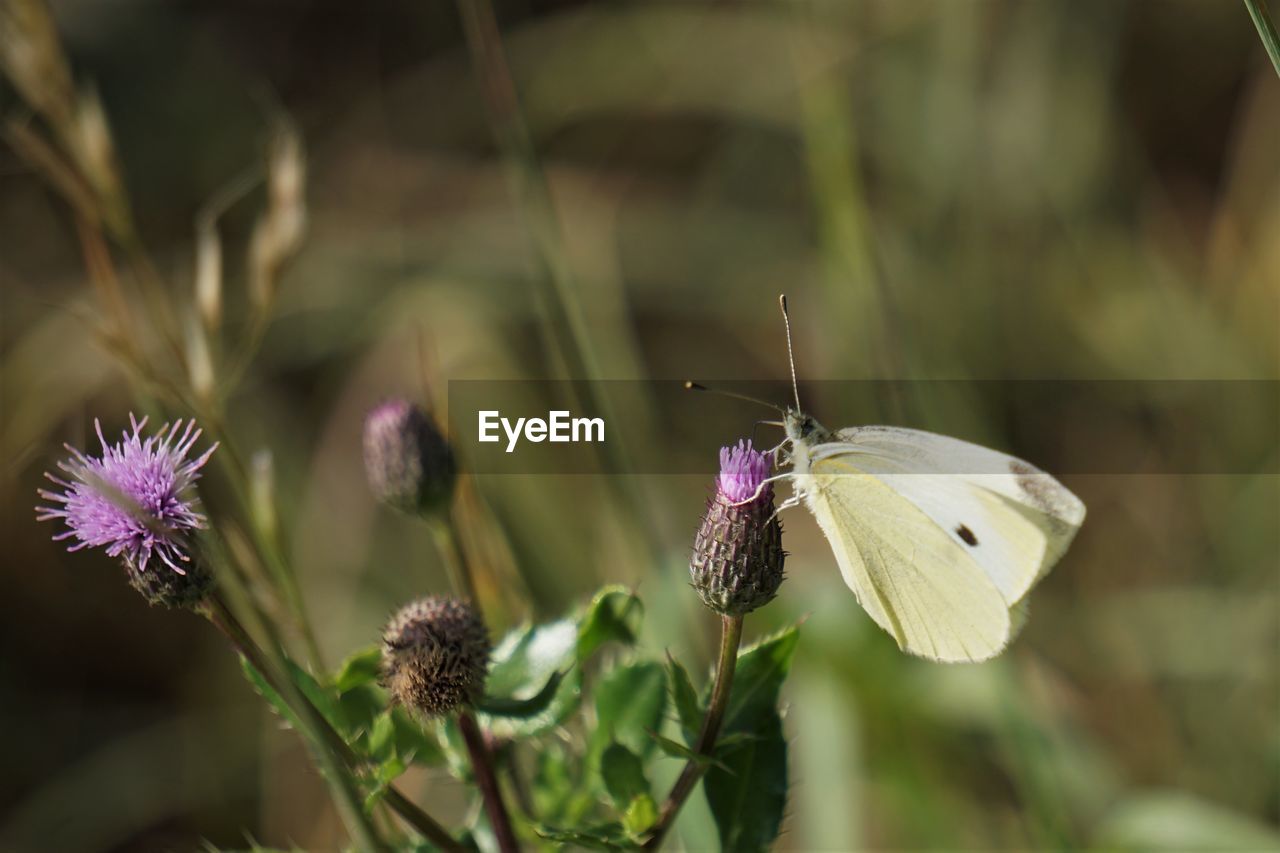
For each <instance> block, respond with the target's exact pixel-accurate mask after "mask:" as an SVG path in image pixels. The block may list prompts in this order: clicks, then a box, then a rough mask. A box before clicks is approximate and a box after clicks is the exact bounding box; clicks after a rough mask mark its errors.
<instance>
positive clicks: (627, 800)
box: [600, 743, 652, 811]
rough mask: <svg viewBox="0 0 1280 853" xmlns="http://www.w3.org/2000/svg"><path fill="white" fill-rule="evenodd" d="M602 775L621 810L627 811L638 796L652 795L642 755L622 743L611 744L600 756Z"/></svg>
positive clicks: (611, 795)
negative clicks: (645, 774) (641, 758)
mask: <svg viewBox="0 0 1280 853" xmlns="http://www.w3.org/2000/svg"><path fill="white" fill-rule="evenodd" d="M600 776H601V778H603V779H604V789H605V790H606V791H608V792H609V796H610V797H611V798H612V799H613V803H614V805H615V806H617V808H618V810H619V811H625V810H626V809H627V807H628V806H629V805H630V804H631V801H632V800H634V799H635V798H636V797H638V796H641V795H644V796H651V792H652V788H650V787H649V780H648V779H646V778H645V776H644V763H643V762H642V761H641V760H640V756H638V755H636V754H635V753H634V752H632V751H631V750H629V749H627V748H626V747H625V746H623V745H622V744H620V743H611V744H609V746H608V747H606V748H605V751H604V753H603V754H602V755H601V756H600Z"/></svg>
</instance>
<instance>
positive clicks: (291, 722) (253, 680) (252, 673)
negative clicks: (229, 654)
mask: <svg viewBox="0 0 1280 853" xmlns="http://www.w3.org/2000/svg"><path fill="white" fill-rule="evenodd" d="M240 669H241V671H243V672H244V677H245V679H246V680H247V681H248V682H249V683H250V684H251V685H253V689H254V690H256V691H257V692H258V695H259V696H261V697H262V698H263V699H265V700H267V704H268V705H270V706H271V708H272V709H273V710H274V711H275V712H276V713H277V714H278V715H279V716H280V718H281V719H282V720H284V721H285V723H286V724H287V725H288V726H289V727H290V728H292V729H294V730H296V731H302V726H301V724H300V723H299V721H298V718H297V716H296V715H295V714H294V713H293V709H292V708H290V707H289V706H288V704H286V703H285V701H284V699H283V698H281V696H280V694H279V693H277V692H276V689H275V688H274V687H272V686H271V685H270V684H267V680H266V679H265V678H263V676H262V673H260V672H258V670H257V668H256V667H254V665H253V664H251V663H249V659H248V658H245V657H241V658H240Z"/></svg>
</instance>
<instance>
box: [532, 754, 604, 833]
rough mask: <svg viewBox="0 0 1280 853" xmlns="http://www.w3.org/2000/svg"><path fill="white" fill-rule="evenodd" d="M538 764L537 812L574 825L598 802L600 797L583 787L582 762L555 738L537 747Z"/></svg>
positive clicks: (535, 775) (535, 789)
mask: <svg viewBox="0 0 1280 853" xmlns="http://www.w3.org/2000/svg"><path fill="white" fill-rule="evenodd" d="M536 762H537V763H536V764H535V766H534V773H533V780H532V787H533V805H534V810H533V813H534V814H536V815H538V816H540V817H541V818H542V819H543V820H546V821H549V822H551V823H553V824H557V825H561V826H574V825H576V824H577V823H578V822H580V821H581V820H582V818H583V816H584V815H586V814H587V813H588V812H589V811H591V809H593V808H595V806H596V798H595V796H594V795H593V794H592V793H591V792H590V791H586V790H584V789H583V785H582V765H581V762H580V761H579V760H578V759H577V757H576V756H573V755H571V754H570V752H569V750H567V749H566V748H565V746H564V745H563V744H562V743H560V742H558V741H552V742H550V743H546V744H543V745H542V746H540V748H539V749H538V750H537V755H536Z"/></svg>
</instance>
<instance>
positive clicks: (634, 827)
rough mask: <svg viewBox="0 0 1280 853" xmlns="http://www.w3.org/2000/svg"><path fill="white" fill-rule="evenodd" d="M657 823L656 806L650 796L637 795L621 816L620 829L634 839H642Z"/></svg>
mask: <svg viewBox="0 0 1280 853" xmlns="http://www.w3.org/2000/svg"><path fill="white" fill-rule="evenodd" d="M657 822H658V804H657V803H655V802H654V801H653V796H652V795H650V794H638V795H637V796H636V797H635V798H633V799H632V800H631V803H630V805H628V806H627V810H626V811H625V812H624V813H623V815H622V827H623V829H625V830H626V831H627V833H628V834H629V835H630V836H631V837H632V838H635V839H639V838H640V837H642V836H643V835H644V834H645V833H646V832H648V831H649V829H650V828H651V827H652V826H653V825H654V824H655V823H657Z"/></svg>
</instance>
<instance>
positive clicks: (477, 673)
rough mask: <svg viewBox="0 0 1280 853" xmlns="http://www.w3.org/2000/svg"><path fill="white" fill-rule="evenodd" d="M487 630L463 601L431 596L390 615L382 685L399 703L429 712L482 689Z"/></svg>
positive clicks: (448, 706) (445, 708)
mask: <svg viewBox="0 0 1280 853" xmlns="http://www.w3.org/2000/svg"><path fill="white" fill-rule="evenodd" d="M490 649H491V646H490V644H489V632H488V631H487V630H486V629H485V626H484V622H483V621H481V619H480V616H479V614H478V613H477V612H476V611H475V609H474V608H472V607H471V605H470V604H468V603H467V602H465V601H459V600H458V599H456V598H444V597H442V596H430V597H428V598H423V599H420V600H418V601H415V602H413V603H411V604H408V605H406V606H405V607H404V608H402V609H401V610H400V612H398V613H396V615H395V616H394V617H392V619H391V621H390V623H388V624H387V628H386V631H384V632H383V638H382V672H383V684H384V685H385V686H386V688H387V690H388V691H390V693H391V698H392V701H394V702H398V703H400V704H402V705H404V706H406V707H408V708H411V709H413V710H415V711H418V712H420V713H423V714H426V715H428V716H436V715H439V714H445V713H448V712H449V711H451V710H453V709H454V708H456V707H458V706H459V705H461V704H463V703H470V702H473V701H475V700H476V699H478V698H480V696H481V695H483V693H484V681H485V676H486V675H487V674H488V671H489V652H490Z"/></svg>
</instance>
